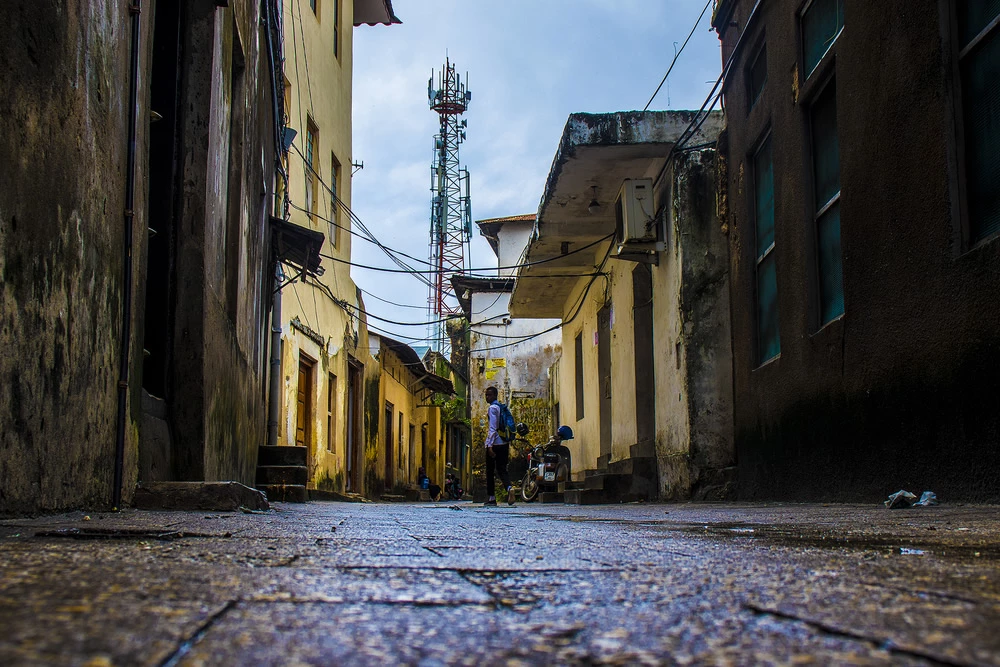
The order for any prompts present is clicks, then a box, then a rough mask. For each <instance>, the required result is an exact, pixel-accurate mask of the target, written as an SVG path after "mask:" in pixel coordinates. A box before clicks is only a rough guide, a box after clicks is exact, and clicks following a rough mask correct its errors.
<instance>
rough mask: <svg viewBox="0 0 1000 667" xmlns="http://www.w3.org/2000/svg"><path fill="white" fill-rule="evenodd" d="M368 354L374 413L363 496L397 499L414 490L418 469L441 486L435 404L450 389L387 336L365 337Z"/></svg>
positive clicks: (439, 420)
mask: <svg viewBox="0 0 1000 667" xmlns="http://www.w3.org/2000/svg"><path fill="white" fill-rule="evenodd" d="M370 340H371V344H372V356H373V357H374V358H375V359H377V361H378V366H379V369H380V375H379V380H378V387H377V396H378V402H377V404H376V403H375V402H374V401H372V407H375V406H376V405H377V407H378V412H377V414H373V415H371V418H372V419H371V420H370V422H369V423H370V426H369V429H370V430H369V439H370V441H371V442H374V443H375V445H376V446H375V447H369V449H368V451H367V452H366V459H367V461H366V464H367V465H368V472H367V473H366V474H367V476H368V477H367V479H366V487H367V488H366V493H367V494H368V495H372V496H379V495H382V494H384V493H388V494H396V495H400V494H403V493H405V492H406V491H407V490H408V489H416V484H417V476H418V472H419V470H420V468H421V467H422V468H424V470H425V471H426V473H427V476H428V477H430V478H431V480H433V481H434V483H436V484H438V485H440V486H443V484H444V476H445V473H446V470H445V468H446V463H447V461H446V454H447V449H446V447H445V429H446V424H445V420H444V418H443V415H442V409H441V408H442V403H441V401H435V400H434V399H435V398H436V397H450V396H452V395H453V394H454V388H453V386H452V384H451V381H450V380H447V379H445V378H443V377H441V376H439V375H436V374H435V373H432V372H430V371H429V370H427V368H426V367H425V366H424V364H423V361H422V360H421V359H420V357H419V356H417V353H416V352H414V350H413V348H411V347H410V346H409V345H406V344H405V343H401V342H399V341H397V340H394V339H392V338H388V337H387V336H377V335H375V334H371V336H370Z"/></svg>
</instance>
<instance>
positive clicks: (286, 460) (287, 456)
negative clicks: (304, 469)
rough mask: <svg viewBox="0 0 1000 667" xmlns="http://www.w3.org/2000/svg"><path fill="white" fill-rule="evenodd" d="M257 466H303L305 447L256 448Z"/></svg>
mask: <svg viewBox="0 0 1000 667" xmlns="http://www.w3.org/2000/svg"><path fill="white" fill-rule="evenodd" d="M257 465H259V466H305V465H306V448H305V447H258V448H257Z"/></svg>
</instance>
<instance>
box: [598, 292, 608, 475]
mask: <svg viewBox="0 0 1000 667" xmlns="http://www.w3.org/2000/svg"><path fill="white" fill-rule="evenodd" d="M597 374H598V381H599V389H600V392H601V397H600V405H599V415H598V418H599V419H600V422H601V458H600V459H599V460H598V467H599V468H604V467H607V465H608V464H609V463H610V462H611V305H610V304H609V305H607V306H604V307H603V308H601V309H600V310H599V311H597Z"/></svg>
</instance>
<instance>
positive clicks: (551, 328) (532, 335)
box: [469, 242, 615, 352]
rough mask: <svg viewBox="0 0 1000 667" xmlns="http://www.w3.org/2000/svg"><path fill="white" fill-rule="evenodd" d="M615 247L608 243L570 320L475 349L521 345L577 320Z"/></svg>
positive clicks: (482, 334)
mask: <svg viewBox="0 0 1000 667" xmlns="http://www.w3.org/2000/svg"><path fill="white" fill-rule="evenodd" d="M614 247H615V244H614V243H613V242H612V243H611V244H609V245H608V251H607V252H606V253H605V254H604V259H603V260H602V261H601V264H600V265H599V266H596V267H594V268H595V269H596V271H597V272H596V273H595V274H594V277H593V278H592V279H591V280H590V282H589V283H587V287H586V288H585V289H584V290H583V294H581V295H580V300H579V302H577V305H576V312H574V313H573V315H572V316H570V318H569V319H568V320H563V321H561V322H559V324H556V325H553V326H551V327H549V328H548V329H544V330H542V331H539V332H537V333H534V334H531V335H529V336H526V337H524V338H523V339H521V340H518V341H515V342H513V343H504V344H503V345H495V346H493V347H485V348H482V347H481V348H477V349H476V350H475V351H476V352H492V351H493V350H502V349H504V348H508V347H513V346H515V345H520V344H521V343H525V342H527V341H529V340H532V339H534V338H538V337H539V336H544V335H545V334H547V333H549V332H550V331H555V330H556V329H558V328H560V327H563V326H566V325H567V324H570V323H571V322H573V320H575V319H576V318H577V317H578V316H579V315H580V312H581V311H582V310H583V304H584V303H586V301H587V295H588V294H589V293H590V288H591V287H592V286H593V284H594V281H596V280H597V276H601V275H604V274H603V270H604V266H605V265H606V264H607V263H608V258H609V257H611V250H612V249H613V248H614ZM469 331H471V332H472V333H476V334H479V335H481V336H490V337H492V338H506V336H494V335H493V334H490V333H487V332H484V331H476V330H473V329H469Z"/></svg>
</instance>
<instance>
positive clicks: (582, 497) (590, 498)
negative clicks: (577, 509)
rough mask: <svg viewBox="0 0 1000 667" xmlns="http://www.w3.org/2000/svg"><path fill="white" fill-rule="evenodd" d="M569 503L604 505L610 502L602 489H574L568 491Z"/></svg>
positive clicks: (567, 502)
mask: <svg viewBox="0 0 1000 667" xmlns="http://www.w3.org/2000/svg"><path fill="white" fill-rule="evenodd" d="M565 502H566V504H567V505H603V504H605V503H607V502H608V498H607V496H605V495H604V491H602V490H601V489H573V490H572V491H567V492H566V501H565Z"/></svg>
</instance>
